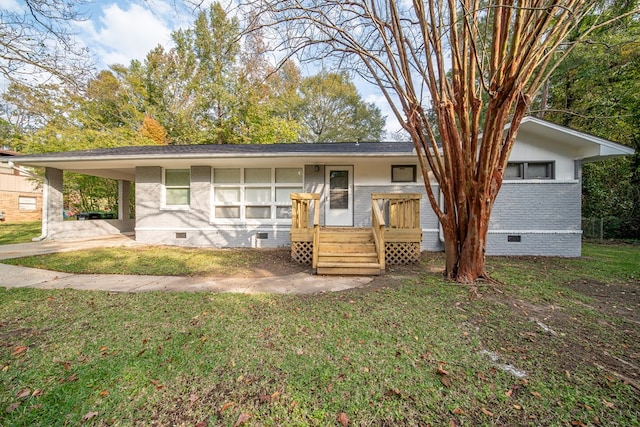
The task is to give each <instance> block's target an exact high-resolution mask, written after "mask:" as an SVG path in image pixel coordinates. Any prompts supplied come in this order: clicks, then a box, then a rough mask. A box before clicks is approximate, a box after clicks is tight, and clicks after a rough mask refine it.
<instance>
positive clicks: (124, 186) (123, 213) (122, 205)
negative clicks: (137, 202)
mask: <svg viewBox="0 0 640 427" xmlns="http://www.w3.org/2000/svg"><path fill="white" fill-rule="evenodd" d="M130 191H131V183H130V182H129V181H124V180H118V219H129V215H130V213H129V212H130V211H131V209H130V208H131V207H130V206H129V192H130Z"/></svg>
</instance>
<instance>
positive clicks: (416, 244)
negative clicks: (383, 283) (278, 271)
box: [291, 193, 422, 275]
mask: <svg viewBox="0 0 640 427" xmlns="http://www.w3.org/2000/svg"><path fill="white" fill-rule="evenodd" d="M420 198H421V194H414V193H411V194H403V193H398V194H396V193H374V194H373V195H372V197H371V216H372V218H371V224H372V226H371V227H367V228H354V227H320V208H319V204H320V195H319V194H315V193H296V194H292V195H291V200H292V212H293V214H292V225H291V257H292V259H294V260H295V261H297V262H299V263H302V264H308V265H311V266H312V268H313V269H314V271H315V272H316V274H340V275H344V274H352V275H379V274H382V273H384V271H385V268H386V266H387V265H399V264H410V263H413V262H416V261H418V259H419V258H420V242H421V241H422V229H421V227H420Z"/></svg>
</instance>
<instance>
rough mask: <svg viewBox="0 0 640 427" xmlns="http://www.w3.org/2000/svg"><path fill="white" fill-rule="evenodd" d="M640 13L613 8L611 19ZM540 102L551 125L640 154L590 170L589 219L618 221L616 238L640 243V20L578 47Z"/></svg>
mask: <svg viewBox="0 0 640 427" xmlns="http://www.w3.org/2000/svg"><path fill="white" fill-rule="evenodd" d="M637 8H638V1H630V2H628V1H623V2H617V1H616V2H612V3H610V4H608V6H607V9H606V13H607V14H622V13H625V12H627V11H629V10H634V9H637ZM544 94H545V95H546V96H542V97H541V99H540V100H539V102H540V104H541V105H540V106H539V110H540V111H539V115H541V116H543V117H544V118H545V119H547V120H550V121H553V122H556V123H559V124H562V125H565V126H569V127H571V128H573V129H577V130H581V131H584V132H587V133H590V134H593V135H596V136H600V137H602V138H606V139H610V140H613V141H616V142H619V143H621V144H625V145H628V146H631V147H634V148H635V149H636V151H637V152H638V154H636V155H635V156H629V157H626V158H620V159H613V160H608V161H605V162H598V163H593V164H586V165H584V169H583V216H585V217H588V218H615V220H612V221H610V226H609V230H608V231H609V234H608V235H609V236H610V237H632V238H640V20H639V17H638V16H637V15H635V16H634V15H631V16H629V17H626V18H625V19H621V20H619V21H617V22H615V24H614V25H610V26H608V27H606V28H603V29H601V30H599V31H595V32H593V33H592V34H591V35H590V37H589V39H588V41H587V42H586V43H583V44H581V45H579V46H577V47H576V48H575V49H573V51H572V52H571V54H570V55H569V56H568V57H567V59H566V60H565V62H564V63H563V64H561V65H560V66H559V67H558V69H557V71H556V72H555V73H554V74H553V75H552V76H551V78H550V79H549V82H548V85H547V90H546V92H544Z"/></svg>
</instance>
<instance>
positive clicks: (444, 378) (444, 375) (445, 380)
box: [436, 362, 451, 388]
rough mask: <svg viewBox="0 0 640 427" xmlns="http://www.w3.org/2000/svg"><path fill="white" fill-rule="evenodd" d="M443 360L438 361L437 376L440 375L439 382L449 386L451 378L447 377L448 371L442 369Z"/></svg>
mask: <svg viewBox="0 0 640 427" xmlns="http://www.w3.org/2000/svg"><path fill="white" fill-rule="evenodd" d="M444 365H445V363H444V362H439V363H438V369H437V370H436V373H437V374H438V376H439V377H440V382H441V383H442V385H443V386H445V387H447V388H449V387H451V378H450V377H449V372H447V371H446V370H445V369H444Z"/></svg>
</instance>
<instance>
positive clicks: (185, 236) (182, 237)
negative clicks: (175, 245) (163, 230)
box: [176, 233, 187, 239]
mask: <svg viewBox="0 0 640 427" xmlns="http://www.w3.org/2000/svg"><path fill="white" fill-rule="evenodd" d="M186 238H187V233H176V239H186Z"/></svg>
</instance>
